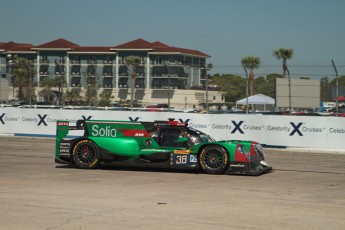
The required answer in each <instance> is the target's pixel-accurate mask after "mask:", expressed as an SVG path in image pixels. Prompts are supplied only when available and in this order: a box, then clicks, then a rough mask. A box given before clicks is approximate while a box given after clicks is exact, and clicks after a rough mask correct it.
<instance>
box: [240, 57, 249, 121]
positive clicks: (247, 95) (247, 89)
mask: <svg viewBox="0 0 345 230" xmlns="http://www.w3.org/2000/svg"><path fill="white" fill-rule="evenodd" d="M241 64H242V67H243V69H244V72H246V114H248V109H249V108H248V97H249V86H248V80H249V79H248V71H247V68H246V66H245V65H244V63H243V61H241Z"/></svg>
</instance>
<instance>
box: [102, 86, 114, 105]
mask: <svg viewBox="0 0 345 230" xmlns="http://www.w3.org/2000/svg"><path fill="white" fill-rule="evenodd" d="M111 93H112V92H111V90H103V92H102V93H100V94H99V97H100V98H101V100H100V102H99V105H100V106H111V99H113V98H114V97H113V96H111Z"/></svg>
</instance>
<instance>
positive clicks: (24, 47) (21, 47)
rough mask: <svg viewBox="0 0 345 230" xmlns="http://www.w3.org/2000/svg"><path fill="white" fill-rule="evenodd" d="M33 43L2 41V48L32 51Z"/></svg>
mask: <svg viewBox="0 0 345 230" xmlns="http://www.w3.org/2000/svg"><path fill="white" fill-rule="evenodd" d="M32 47H33V45H31V44H26V43H15V42H1V43H0V49H3V50H6V51H31V48H32Z"/></svg>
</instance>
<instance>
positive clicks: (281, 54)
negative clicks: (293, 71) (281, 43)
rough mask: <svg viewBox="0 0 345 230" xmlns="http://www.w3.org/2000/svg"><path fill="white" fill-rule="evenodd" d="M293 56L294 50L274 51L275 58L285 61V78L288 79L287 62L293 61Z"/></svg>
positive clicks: (281, 49)
mask: <svg viewBox="0 0 345 230" xmlns="http://www.w3.org/2000/svg"><path fill="white" fill-rule="evenodd" d="M292 55H293V49H287V48H280V49H277V50H274V51H273V56H274V57H275V58H277V59H278V60H280V59H282V60H283V65H282V67H283V77H284V78H285V77H286V71H287V70H288V69H287V60H289V59H291V58H292Z"/></svg>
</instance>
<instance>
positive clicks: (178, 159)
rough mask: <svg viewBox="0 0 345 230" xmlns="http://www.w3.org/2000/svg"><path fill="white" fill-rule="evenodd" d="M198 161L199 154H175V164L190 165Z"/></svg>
mask: <svg viewBox="0 0 345 230" xmlns="http://www.w3.org/2000/svg"><path fill="white" fill-rule="evenodd" d="M196 162H197V156H195V155H189V154H174V157H173V164H174V165H176V166H178V165H179V166H189V165H190V164H195V163H196Z"/></svg>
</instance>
